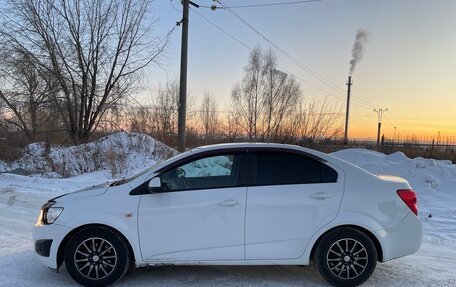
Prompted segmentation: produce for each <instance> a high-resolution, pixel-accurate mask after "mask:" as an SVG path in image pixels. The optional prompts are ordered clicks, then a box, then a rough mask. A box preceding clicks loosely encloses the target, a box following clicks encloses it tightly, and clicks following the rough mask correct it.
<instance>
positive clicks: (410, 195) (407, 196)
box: [397, 189, 418, 216]
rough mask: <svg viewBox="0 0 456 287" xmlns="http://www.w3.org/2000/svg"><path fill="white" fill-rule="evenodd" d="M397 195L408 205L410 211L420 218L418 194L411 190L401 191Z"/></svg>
mask: <svg viewBox="0 0 456 287" xmlns="http://www.w3.org/2000/svg"><path fill="white" fill-rule="evenodd" d="M397 194H398V195H399V197H400V198H401V199H402V200H403V201H404V202H405V204H407V206H408V207H409V208H410V210H411V211H412V212H413V213H415V215H416V216H418V205H417V199H416V193H415V192H414V191H413V190H411V189H399V190H398V191H397Z"/></svg>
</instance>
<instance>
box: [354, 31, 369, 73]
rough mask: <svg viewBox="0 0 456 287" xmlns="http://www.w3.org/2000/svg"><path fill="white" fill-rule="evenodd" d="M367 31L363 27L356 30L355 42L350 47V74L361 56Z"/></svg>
mask: <svg viewBox="0 0 456 287" xmlns="http://www.w3.org/2000/svg"><path fill="white" fill-rule="evenodd" d="M367 36H368V32H367V31H366V30H364V29H363V28H360V29H358V31H356V38H355V43H354V44H353V48H352V59H351V60H350V75H351V74H353V71H355V67H356V65H357V64H358V62H359V61H360V60H361V59H362V58H363V49H364V45H365V44H366V42H367Z"/></svg>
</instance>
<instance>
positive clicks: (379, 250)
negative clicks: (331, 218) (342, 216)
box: [309, 224, 383, 262]
mask: <svg viewBox="0 0 456 287" xmlns="http://www.w3.org/2000/svg"><path fill="white" fill-rule="evenodd" d="M344 227H350V228H353V229H357V230H359V231H361V232H363V233H364V234H366V235H367V236H368V237H369V238H370V239H371V240H372V242H373V243H374V245H375V249H376V251H377V260H378V261H380V262H383V248H382V245H381V244H380V241H379V240H378V238H377V236H375V235H374V233H372V232H371V231H370V230H368V229H366V228H364V227H361V226H359V225H354V224H343V225H338V226H334V227H332V228H330V229H328V230H326V231H325V232H324V233H323V234H321V235H320V236H319V237H318V239H317V240H316V241H315V242H314V244H313V246H312V249H311V251H310V256H309V258H313V257H314V255H315V251H316V249H317V246H318V244H320V242H321V240H322V239H323V238H324V237H325V236H326V234H328V233H330V232H332V231H334V230H336V229H339V228H344Z"/></svg>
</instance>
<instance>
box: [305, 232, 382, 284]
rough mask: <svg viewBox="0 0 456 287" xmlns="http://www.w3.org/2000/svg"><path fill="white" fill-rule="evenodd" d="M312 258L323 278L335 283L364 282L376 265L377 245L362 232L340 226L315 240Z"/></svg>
mask: <svg viewBox="0 0 456 287" xmlns="http://www.w3.org/2000/svg"><path fill="white" fill-rule="evenodd" d="M314 262H315V264H316V266H317V268H318V271H319V272H320V274H321V275H322V276H323V278H324V279H325V280H326V281H328V282H329V283H330V284H332V285H334V286H337V287H351V286H358V285H361V284H362V283H364V282H365V281H366V280H367V279H369V277H370V276H371V275H372V273H373V272H374V270H375V267H376V265H377V249H376V247H375V244H374V243H373V242H372V240H371V239H370V238H369V236H367V235H366V234H365V233H364V232H362V231H360V230H358V229H355V228H351V227H342V228H338V229H335V230H333V231H330V232H329V233H328V234H326V235H325V236H324V237H323V238H322V239H321V240H320V241H319V243H318V246H317V249H316V252H315V254H314Z"/></svg>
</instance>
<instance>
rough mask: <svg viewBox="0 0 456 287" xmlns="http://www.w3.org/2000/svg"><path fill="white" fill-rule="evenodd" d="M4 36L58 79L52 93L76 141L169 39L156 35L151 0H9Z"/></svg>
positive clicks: (6, 42) (84, 138) (1, 29)
mask: <svg viewBox="0 0 456 287" xmlns="http://www.w3.org/2000/svg"><path fill="white" fill-rule="evenodd" d="M7 3H8V5H7V8H5V9H4V10H3V13H2V23H1V25H2V26H1V27H0V42H1V43H2V44H3V45H8V46H9V47H10V49H11V50H15V51H17V52H18V53H21V54H23V55H27V57H29V58H30V59H31V60H32V61H33V63H34V65H35V66H36V67H39V71H45V72H46V73H49V74H50V75H51V79H55V80H56V81H57V83H58V86H59V89H58V91H57V92H54V93H51V95H50V98H51V99H52V101H53V102H54V104H55V105H56V106H57V107H58V108H59V109H58V110H59V113H60V116H61V118H62V120H63V122H64V124H65V126H66V128H67V130H68V132H69V134H70V135H71V138H72V139H73V141H74V142H75V143H77V142H80V141H82V142H84V141H87V140H88V138H89V136H90V135H91V133H92V132H93V131H94V130H95V129H96V128H97V126H98V125H99V123H100V120H101V119H102V117H103V114H104V113H105V112H106V111H107V110H109V109H110V108H111V107H112V106H113V105H115V104H116V103H117V102H118V101H119V100H120V99H124V98H126V97H128V96H129V94H130V93H131V92H132V91H134V90H135V88H137V87H138V83H139V80H140V79H141V73H140V72H141V71H142V70H143V69H144V68H145V67H146V66H147V65H148V64H150V63H152V62H156V61H157V60H158V57H159V55H160V54H161V53H162V51H163V50H164V48H165V46H166V43H167V39H165V40H162V41H158V40H157V39H156V38H155V37H153V36H152V32H153V25H154V22H155V20H154V18H153V16H152V15H151V14H150V13H149V7H150V3H151V0H74V1H66V0H9V1H7Z"/></svg>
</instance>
